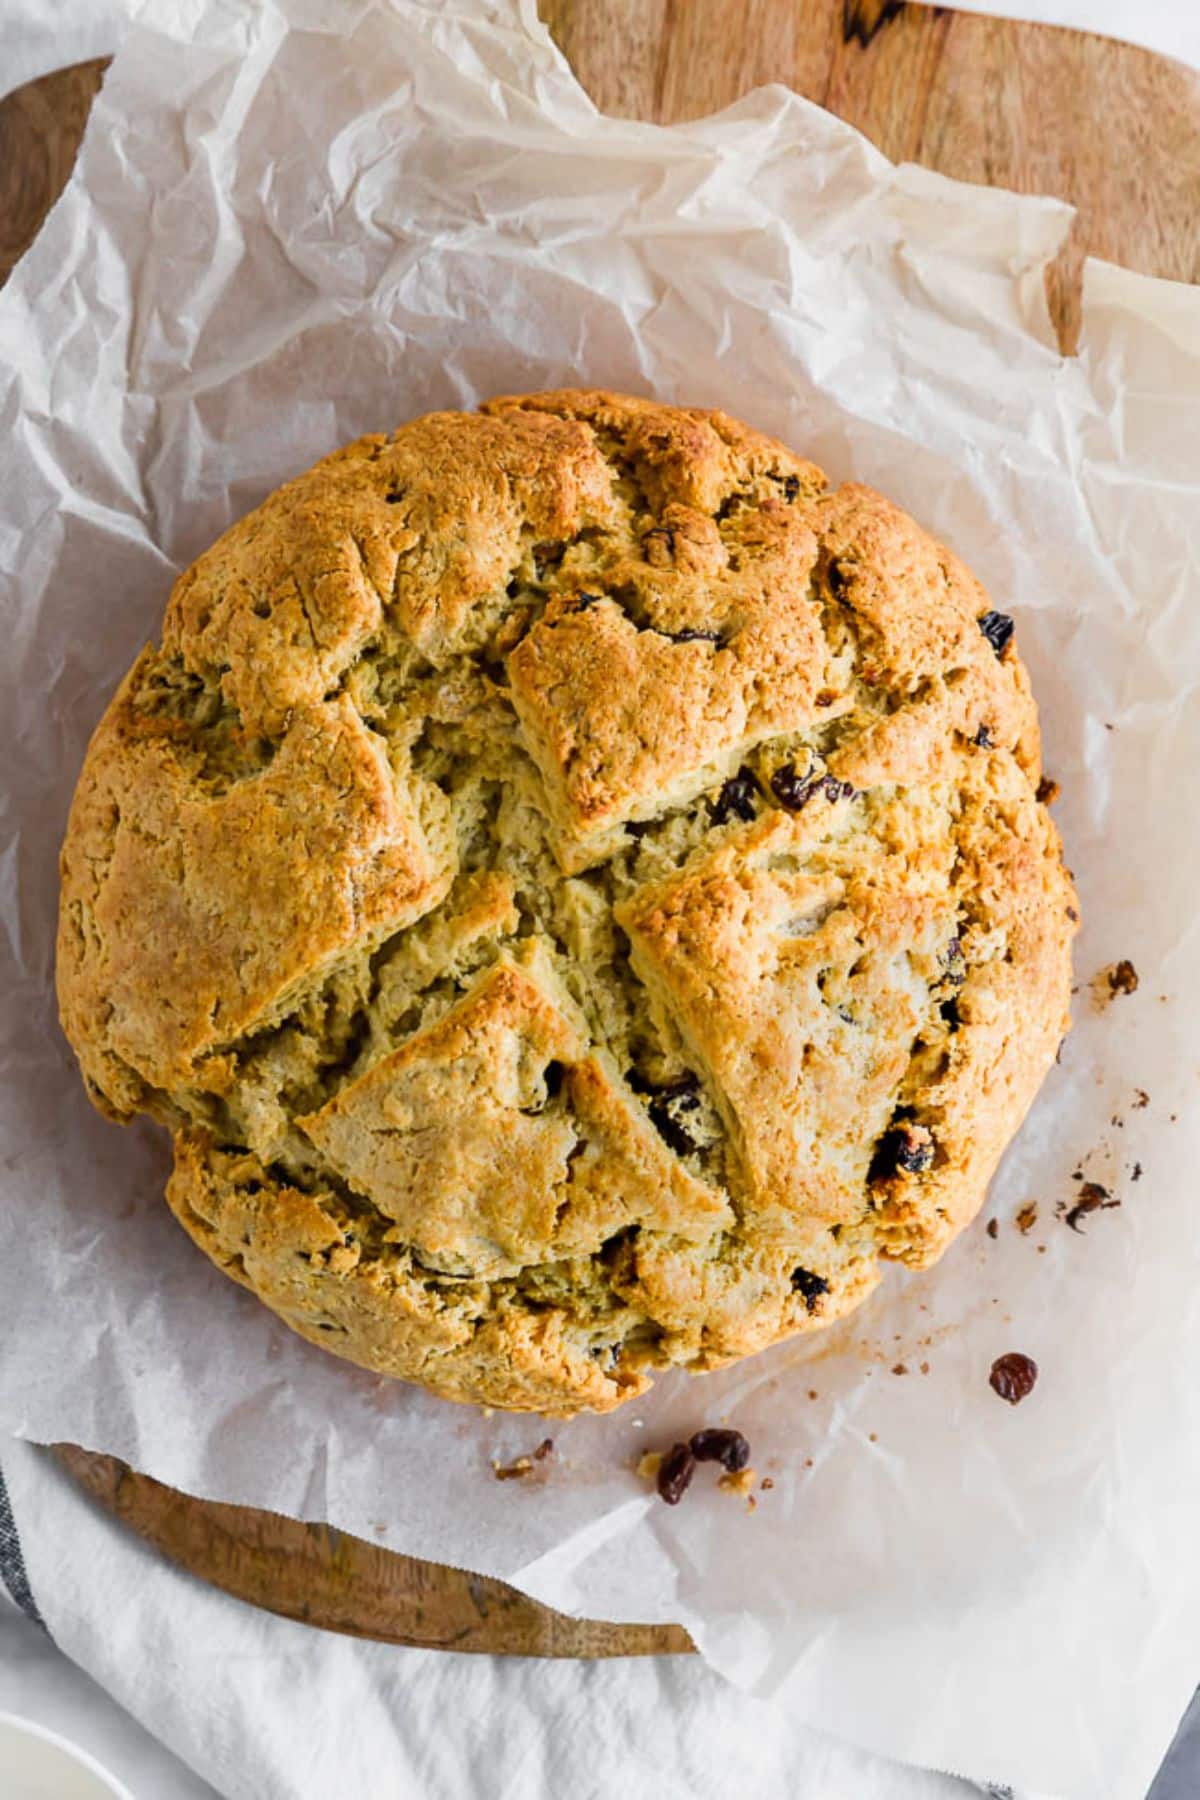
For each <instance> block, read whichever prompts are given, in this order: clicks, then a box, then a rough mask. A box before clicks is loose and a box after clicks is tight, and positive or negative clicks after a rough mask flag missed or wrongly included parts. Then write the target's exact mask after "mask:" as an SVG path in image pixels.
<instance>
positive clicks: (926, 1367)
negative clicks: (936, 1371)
mask: <svg viewBox="0 0 1200 1800" xmlns="http://www.w3.org/2000/svg"><path fill="white" fill-rule="evenodd" d="M921 1373H922V1375H928V1373H929V1364H928V1363H922V1364H921Z"/></svg>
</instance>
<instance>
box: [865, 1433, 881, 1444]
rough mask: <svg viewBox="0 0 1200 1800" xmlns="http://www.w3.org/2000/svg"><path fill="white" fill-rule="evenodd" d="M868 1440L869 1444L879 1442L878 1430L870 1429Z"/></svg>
mask: <svg viewBox="0 0 1200 1800" xmlns="http://www.w3.org/2000/svg"><path fill="white" fill-rule="evenodd" d="M867 1442H868V1444H877V1443H878V1442H879V1433H878V1432H877V1431H868V1433H867Z"/></svg>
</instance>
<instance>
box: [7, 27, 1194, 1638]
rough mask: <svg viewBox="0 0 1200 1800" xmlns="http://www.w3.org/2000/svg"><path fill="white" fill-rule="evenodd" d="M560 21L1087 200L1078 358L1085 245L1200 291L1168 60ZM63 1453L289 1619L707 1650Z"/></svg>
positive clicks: (625, 106)
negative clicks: (770, 87) (576, 1614)
mask: <svg viewBox="0 0 1200 1800" xmlns="http://www.w3.org/2000/svg"><path fill="white" fill-rule="evenodd" d="M541 12H542V16H543V17H544V18H545V20H546V22H547V23H548V24H549V26H550V28H551V30H552V31H553V32H554V35H555V37H556V38H557V40H558V42H559V44H560V45H561V47H562V49H563V51H564V52H565V54H566V55H567V57H568V59H569V60H570V62H571V64H572V66H573V67H574V69H575V71H576V73H577V74H578V76H579V78H580V80H581V81H582V83H583V85H584V87H585V88H586V89H587V90H588V92H589V93H590V94H591V95H592V98H593V99H594V100H595V101H596V103H597V105H598V106H600V107H601V108H602V110H604V111H605V112H608V113H614V114H620V115H623V116H627V117H636V118H643V119H652V120H657V121H659V122H660V123H664V124H670V123H674V122H676V121H680V120H685V119H693V118H698V117H701V116H703V115H704V114H706V113H709V112H713V111H716V110H719V109H720V108H721V107H724V106H728V105H730V104H731V103H732V102H733V101H735V100H737V99H739V98H740V97H741V96H742V95H743V94H745V93H747V92H748V91H749V90H750V89H751V88H754V87H757V86H759V85H761V84H762V83H764V82H769V81H782V82H787V83H789V84H790V85H791V86H792V87H794V88H796V89H797V90H798V91H799V92H800V93H802V94H804V95H806V96H807V97H808V98H810V99H812V100H816V101H818V102H819V103H820V104H821V105H822V106H825V107H828V108H829V110H830V111H832V112H835V113H837V114H839V115H840V116H841V117H842V118H844V119H847V120H849V121H850V123H851V124H853V125H856V126H857V127H858V128H859V129H860V130H861V131H863V132H865V133H866V135H867V136H868V137H869V138H871V139H872V140H873V141H874V143H876V144H877V145H878V146H879V148H880V149H881V150H883V151H884V152H885V154H886V155H888V156H890V157H891V158H893V159H894V160H896V161H905V160H910V161H914V162H919V163H924V164H926V165H928V166H929V167H930V168H933V169H938V170H940V171H941V172H942V173H943V174H946V175H951V176H955V177H957V178H958V179H960V180H964V181H975V182H989V183H993V184H995V185H998V186H1004V187H1009V188H1015V189H1017V190H1018V191H1019V192H1021V193H1046V194H1054V195H1057V196H1058V197H1059V198H1061V199H1064V200H1069V201H1071V202H1072V203H1073V204H1074V205H1075V206H1076V207H1077V209H1078V212H1079V218H1078V220H1077V224H1076V229H1075V232H1074V233H1073V239H1072V244H1071V246H1070V247H1069V249H1068V252H1067V253H1066V254H1065V255H1064V256H1063V257H1062V258H1060V260H1059V264H1058V265H1057V266H1056V267H1055V268H1054V269H1053V270H1052V271H1051V272H1050V276H1049V278H1048V281H1047V287H1048V291H1049V296H1050V302H1051V310H1052V313H1053V315H1054V318H1055V322H1056V325H1057V327H1058V330H1059V338H1060V342H1061V343H1062V345H1063V347H1064V349H1070V348H1071V347H1072V346H1073V344H1074V341H1075V338H1076V335H1077V331H1078V273H1079V264H1080V261H1081V258H1082V256H1083V255H1084V254H1085V253H1086V254H1090V255H1094V256H1101V257H1105V258H1107V259H1109V260H1111V261H1113V262H1119V263H1124V264H1126V265H1127V266H1129V267H1130V268H1134V269H1140V270H1142V271H1144V272H1145V273H1147V274H1152V275H1165V276H1170V277H1172V278H1175V279H1178V280H1184V281H1197V280H1200V76H1196V75H1194V74H1193V73H1191V71H1189V70H1187V69H1185V68H1183V67H1182V66H1181V65H1178V64H1174V63H1171V62H1169V61H1167V60H1166V59H1164V58H1162V57H1157V56H1154V55H1152V54H1151V53H1150V52H1148V51H1142V50H1138V49H1134V48H1132V47H1131V46H1129V45H1126V44H1117V43H1113V42H1111V41H1109V40H1107V39H1103V38H1099V37H1093V36H1089V35H1087V34H1084V33H1079V32H1070V31H1058V30H1054V29H1052V28H1050V27H1047V26H1039V25H1025V24H1011V23H1007V22H1004V21H1001V20H997V19H990V18H985V17H978V16H975V15H972V14H966V13H956V12H953V11H951V10H949V9H947V8H944V7H939V8H936V9H930V8H927V7H923V6H913V5H906V4H904V3H903V0H541ZM104 66H105V65H104V64H103V63H102V62H92V63H83V64H79V65H78V66H76V67H75V68H71V69H66V70H64V71H62V72H61V73H58V74H54V75H48V76H46V77H45V78H44V79H43V80H41V81H37V82H33V83H31V84H30V85H29V86H27V87H25V88H22V89H20V90H19V91H18V92H17V93H15V94H13V95H10V96H9V98H8V99H7V100H5V101H3V102H2V103H0V280H2V279H3V278H4V277H5V276H6V275H7V273H8V271H9V269H10V268H11V266H12V264H13V262H15V260H16V258H17V257H18V256H19V255H20V254H21V252H22V251H23V250H24V249H25V248H26V246H27V245H28V243H29V242H30V241H31V240H32V238H33V236H34V234H35V233H36V231H37V229H38V226H39V225H40V223H41V221H42V218H43V217H44V216H45V213H46V211H47V209H48V208H49V207H50V206H51V205H52V203H53V201H54V200H55V198H56V197H57V195H58V193H59V192H60V190H61V188H62V185H63V183H64V182H65V180H66V178H67V176H68V175H69V173H70V170H71V166H72V163H73V161H74V158H75V153H76V150H77V148H78V144H79V139H80V136H81V134H82V131H83V127H84V124H85V123H86V120H87V115H88V111H89V109H90V106H91V103H92V100H93V98H94V96H95V94H96V91H97V89H98V87H99V84H100V81H101V79H102V75H103V70H104ZM55 1453H56V1455H57V1456H58V1458H59V1460H60V1462H61V1463H62V1465H63V1466H64V1467H65V1468H66V1469H67V1470H68V1471H69V1472H70V1473H71V1475H72V1476H73V1477H74V1478H75V1480H77V1481H78V1482H79V1483H80V1485H81V1486H82V1487H83V1488H84V1489H85V1490H86V1491H87V1492H88V1493H89V1494H90V1495H91V1497H92V1498H93V1500H95V1501H96V1502H97V1503H98V1504H99V1505H101V1506H103V1507H105V1508H106V1510H108V1511H109V1512H110V1513H112V1514H113V1515H114V1517H116V1518H118V1519H120V1520H121V1521H122V1522H123V1523H125V1524H126V1525H128V1526H129V1527H130V1528H131V1529H132V1530H134V1531H136V1532H137V1533H138V1534H139V1535H140V1536H141V1537H143V1538H144V1539H145V1540H146V1541H147V1542H149V1543H151V1544H153V1545H154V1546H155V1547H156V1548H157V1549H158V1550H160V1551H161V1552H162V1553H163V1555H165V1556H167V1557H169V1558H170V1559H171V1560H172V1561H173V1562H175V1563H177V1564H178V1565H179V1566H181V1567H182V1568H184V1569H186V1570H188V1571H189V1572H190V1573H192V1574H194V1575H198V1576H201V1577H203V1578H204V1579H205V1580H208V1581H211V1582H213V1583H215V1584H216V1585H217V1586H218V1587H221V1588H223V1589H225V1591H226V1592H228V1593H231V1594H234V1595H236V1596H238V1597H239V1598H240V1599H243V1600H247V1601H249V1602H251V1603H253V1604H255V1605H258V1606H263V1607H267V1608H269V1609H270V1610H271V1611H273V1612H279V1613H283V1614H285V1615H287V1616H288V1617H290V1618H294V1619H304V1620H307V1621H309V1622H311V1623H313V1624H317V1625H323V1626H325V1627H327V1628H328V1629H330V1630H335V1631H345V1632H350V1633H353V1634H355V1635H359V1636H366V1637H372V1638H382V1639H384V1640H386V1641H387V1642H389V1643H397V1644H419V1645H425V1646H429V1647H435V1648H442V1649H455V1650H475V1651H489V1652H495V1653H501V1654H517V1655H537V1656H586V1657H594V1656H616V1655H621V1656H630V1655H650V1654H662V1653H664V1652H675V1651H681V1650H686V1649H689V1648H690V1644H689V1640H688V1638H687V1636H686V1634H685V1633H684V1632H683V1631H681V1630H680V1629H679V1628H678V1627H675V1626H659V1627H654V1626H644V1625H631V1626H614V1625H602V1624H594V1623H591V1622H589V1621H586V1620H574V1619H568V1618H565V1617H563V1616H562V1615H561V1614H558V1613H554V1612H551V1611H550V1610H549V1609H548V1608H546V1607H542V1606H539V1605H538V1604H537V1603H536V1602H535V1601H532V1600H529V1599H527V1598H526V1597H525V1596H524V1595H522V1594H518V1593H516V1592H515V1591H514V1590H513V1589H511V1588H508V1587H506V1586H504V1584H503V1583H501V1582H496V1581H491V1580H488V1579H486V1578H483V1577H479V1576H474V1575H470V1574H467V1573H465V1572H463V1571H462V1570H459V1569H450V1568H443V1567H441V1566H439V1565H436V1564H433V1563H423V1562H419V1561H417V1560H416V1559H414V1558H412V1557H406V1556H401V1555H398V1554H396V1553H395V1552H393V1551H388V1550H384V1549H381V1548H380V1547H378V1546H377V1545H372V1544H369V1543H366V1542H364V1541H363V1540H362V1539H359V1538H354V1537H349V1536H347V1535H346V1534H344V1533H340V1532H336V1531H333V1530H332V1529H330V1528H329V1527H327V1526H317V1525H303V1524H300V1523H299V1522H298V1521H296V1520H294V1519H285V1518H281V1517H279V1516H278V1515H277V1514H273V1513H261V1512H254V1511H252V1510H250V1509H249V1508H245V1507H236V1506H222V1505H217V1504H215V1503H212V1502H209V1501H201V1500H196V1499H193V1498H190V1497H189V1496H187V1495H183V1494H178V1493H175V1492H174V1491H173V1490H172V1489H170V1488H166V1487H163V1486H162V1485H161V1484H160V1483H159V1482H156V1481H152V1480H151V1479H150V1478H149V1477H148V1476H144V1475H139V1474H136V1473H135V1472H133V1471H132V1470H130V1469H128V1468H126V1467H125V1466H124V1465H123V1464H121V1463H119V1462H116V1461H115V1460H114V1459H112V1458H111V1457H105V1456H96V1455H92V1454H89V1453H87V1452H84V1451H82V1450H77V1449H73V1448H71V1447H70V1446H66V1445H60V1446H58V1447H57V1450H56V1452H55Z"/></svg>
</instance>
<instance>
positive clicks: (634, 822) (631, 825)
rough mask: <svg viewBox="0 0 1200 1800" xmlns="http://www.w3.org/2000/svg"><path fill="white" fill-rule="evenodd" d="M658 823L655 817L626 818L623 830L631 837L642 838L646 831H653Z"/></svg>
mask: <svg viewBox="0 0 1200 1800" xmlns="http://www.w3.org/2000/svg"><path fill="white" fill-rule="evenodd" d="M657 823H658V821H657V820H656V819H627V820H626V821H625V830H626V831H627V832H628V834H629V836H630V837H631V838H643V837H645V835H646V833H647V832H648V831H653V830H654V827H655V825H656V824H657Z"/></svg>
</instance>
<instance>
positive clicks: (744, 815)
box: [712, 764, 758, 825]
mask: <svg viewBox="0 0 1200 1800" xmlns="http://www.w3.org/2000/svg"><path fill="white" fill-rule="evenodd" d="M757 797H758V783H757V781H756V780H755V779H754V775H753V772H752V771H751V770H750V769H748V768H746V767H745V765H744V764H743V766H742V767H741V768H740V769H739V770H738V772H737V774H736V775H731V776H730V777H729V780H728V781H727V782H726V783H725V785H724V787H723V788H722V789H721V791H720V793H719V794H718V795H717V797H716V799H715V800H714V801H713V802H712V822H713V824H714V825H726V824H728V822H729V820H730V819H742V820H744V821H745V822H746V823H747V824H748V823H749V821H750V820H751V819H752V818H753V817H754V813H755V801H756V800H757Z"/></svg>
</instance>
